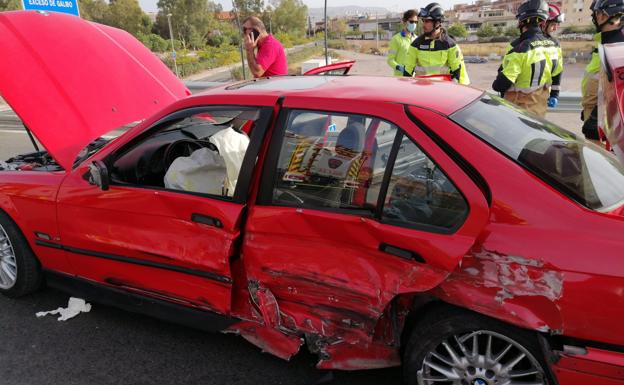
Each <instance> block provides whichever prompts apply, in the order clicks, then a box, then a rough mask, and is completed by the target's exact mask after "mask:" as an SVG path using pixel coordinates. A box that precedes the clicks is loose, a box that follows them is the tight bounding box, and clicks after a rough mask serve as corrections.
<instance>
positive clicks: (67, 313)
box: [36, 297, 91, 321]
mask: <svg viewBox="0 0 624 385" xmlns="http://www.w3.org/2000/svg"><path fill="white" fill-rule="evenodd" d="M90 311H91V304H90V303H86V302H85V300H84V299H81V298H74V297H71V298H69V302H68V303H67V307H59V308H58V309H56V310H50V311H40V312H38V313H37V314H36V316H37V317H45V316H47V315H48V314H50V315H53V314H60V315H61V316H60V317H58V318H57V321H67V320H68V319H70V318H74V317H75V316H77V315H78V314H80V313H88V312H90Z"/></svg>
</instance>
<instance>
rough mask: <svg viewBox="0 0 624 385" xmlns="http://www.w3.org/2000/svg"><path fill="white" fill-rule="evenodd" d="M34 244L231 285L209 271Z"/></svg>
mask: <svg viewBox="0 0 624 385" xmlns="http://www.w3.org/2000/svg"><path fill="white" fill-rule="evenodd" d="M35 244H36V245H37V246H42V247H49V248H52V249H59V250H63V251H67V252H69V253H73V254H80V255H86V256H89V257H95V258H102V259H109V260H112V261H116V262H122V263H130V264H133V265H140V266H147V267H153V268H155V269H162V270H169V271H175V272H177V273H182V274H188V275H194V276H197V277H202V278H208V279H210V280H213V281H217V282H221V283H225V284H228V285H231V284H232V279H231V278H230V277H227V276H224V275H219V274H215V273H211V272H209V271H201V270H193V269H188V268H186V267H180V266H174V265H169V264H166V263H159V262H152V261H146V260H141V259H136V258H129V257H124V256H120V255H114V254H108V253H101V252H99V251H92V250H85V249H78V248H75V247H69V246H63V245H61V244H58V243H52V242H45V241H41V240H38V239H37V240H35Z"/></svg>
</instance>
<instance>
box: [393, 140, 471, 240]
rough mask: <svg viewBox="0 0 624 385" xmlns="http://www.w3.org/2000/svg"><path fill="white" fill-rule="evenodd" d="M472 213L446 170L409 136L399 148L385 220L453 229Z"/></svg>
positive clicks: (409, 225) (406, 224)
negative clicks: (469, 212) (445, 172)
mask: <svg viewBox="0 0 624 385" xmlns="http://www.w3.org/2000/svg"><path fill="white" fill-rule="evenodd" d="M467 215H468V204H467V202H466V200H465V199H464V197H463V196H462V195H461V193H460V192H459V191H458V190H457V188H456V187H455V185H453V183H452V182H451V181H450V180H449V178H448V177H447V176H446V175H445V174H444V172H443V171H442V170H441V169H440V168H439V167H438V166H437V165H436V164H435V163H434V162H433V161H432V160H431V159H430V158H429V157H428V156H427V155H426V154H425V153H424V152H423V151H422V150H421V149H420V148H419V147H418V146H417V145H416V144H415V143H414V142H413V141H412V140H411V139H410V138H409V137H407V136H403V138H402V140H401V144H400V146H399V150H398V152H397V156H396V160H395V162H394V167H393V169H392V175H391V177H390V184H389V186H388V194H387V196H386V198H385V202H384V206H383V215H382V220H383V221H384V222H388V223H391V224H395V225H400V226H406V227H414V228H427V227H434V228H439V229H441V230H443V231H444V230H450V229H454V228H457V227H459V226H460V225H461V224H462V223H463V222H464V219H465V218H466V216H467Z"/></svg>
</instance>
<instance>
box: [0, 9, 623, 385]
mask: <svg viewBox="0 0 624 385" xmlns="http://www.w3.org/2000/svg"><path fill="white" fill-rule="evenodd" d="M0 36H2V37H3V38H2V39H0V51H1V52H2V53H3V58H2V60H0V92H1V93H2V96H3V98H4V99H5V100H6V101H7V102H8V103H9V104H10V105H11V107H12V108H13V109H14V110H15V111H16V113H17V114H18V115H19V116H20V118H21V119H22V120H23V122H24V123H25V126H26V127H27V128H28V130H29V131H30V132H32V133H33V134H34V135H35V136H36V138H37V139H38V140H39V141H40V143H42V144H43V145H44V146H45V147H46V149H47V151H40V152H36V153H32V154H26V155H22V156H17V157H15V158H12V159H9V160H8V161H7V162H6V163H2V167H3V168H4V169H5V170H4V171H2V172H0V251H1V254H0V292H2V293H3V294H5V295H7V296H10V297H18V296H21V295H25V294H27V293H30V292H32V291H34V290H36V289H37V288H38V287H39V286H40V285H41V284H42V283H43V282H45V283H46V284H47V285H49V286H53V287H59V288H62V289H64V290H67V291H69V292H71V293H74V294H78V295H82V296H83V297H84V298H86V299H89V300H91V301H96V302H100V303H104V304H111V305H116V306H119V307H121V308H124V309H128V310H131V311H139V312H143V313H147V314H151V315H154V316H157V317H160V318H164V319H167V320H172V321H177V322H182V323H185V324H187V325H191V326H194V327H199V328H203V329H209V330H218V331H224V332H230V333H236V334H240V335H241V336H242V337H244V338H245V339H247V340H248V341H250V342H251V343H253V344H255V345H257V346H258V347H260V348H261V349H263V350H264V351H267V352H270V353H272V354H274V355H276V356H279V357H282V358H284V359H288V358H290V357H291V356H293V355H294V354H296V353H297V352H298V351H299V349H300V348H301V347H302V346H303V345H306V347H307V348H308V349H309V350H311V351H312V352H314V353H316V354H318V357H319V362H318V367H319V368H321V369H345V370H356V369H366V368H381V367H389V366H395V365H401V364H402V365H403V367H404V378H405V382H406V383H408V384H421V385H422V384H460V385H493V384H497V385H502V384H515V385H520V384H549V385H552V384H561V385H565V384H592V385H596V384H610V385H611V384H624V256H623V254H622V250H623V249H624V239H623V237H622V234H624V218H623V217H622V215H621V212H622V207H623V205H624V168H623V166H622V165H620V163H619V162H618V161H617V160H616V158H615V157H614V156H613V155H611V154H609V153H608V152H606V151H604V150H602V149H600V148H598V147H597V146H594V145H592V144H589V143H587V142H585V141H584V140H583V139H580V138H578V137H577V136H575V135H574V134H572V133H570V132H568V131H566V130H563V129H561V128H559V127H557V126H555V125H553V124H551V123H549V122H546V121H544V120H540V119H538V118H536V117H534V116H532V115H528V114H526V113H525V112H524V111H522V110H518V109H516V108H515V107H514V106H513V105H510V104H508V103H507V102H506V101H504V100H502V99H500V98H498V97H496V96H492V95H488V94H486V93H484V92H482V91H480V90H477V89H474V88H469V87H464V86H460V85H456V84H453V83H452V82H446V81H437V80H430V79H411V78H391V77H384V78H376V77H356V76H333V77H332V76H303V77H275V78H265V79H256V80H249V81H242V82H238V83H234V84H230V85H226V86H223V87H219V88H215V89H210V90H209V91H207V92H204V93H202V94H199V95H195V96H190V97H189V96H187V95H188V92H187V90H186V89H185V87H184V86H183V84H182V83H181V82H180V81H178V80H177V78H175V77H174V76H173V75H172V74H171V72H170V71H169V70H167V69H166V68H165V67H164V65H162V64H161V63H160V61H159V60H158V59H157V58H156V57H155V56H153V55H152V54H151V53H150V52H149V51H147V50H146V49H145V48H144V47H143V46H142V45H141V44H140V43H139V42H138V41H136V40H135V39H134V38H132V37H131V36H130V35H128V34H126V33H125V32H122V31H119V30H117V29H113V28H110V27H106V26H102V25H98V24H93V23H89V22H86V21H83V20H80V19H79V18H75V17H72V16H67V15H61V14H46V13H35V12H9V13H0ZM8 53H10V54H8ZM137 120H140V122H139V123H138V124H136V125H135V126H134V127H132V128H130V129H128V130H127V131H126V132H125V133H124V134H122V135H121V136H119V137H117V138H116V139H105V138H101V136H103V135H105V134H106V133H107V132H109V131H110V130H112V129H114V128H116V127H119V126H122V125H125V124H127V123H130V122H133V121H137Z"/></svg>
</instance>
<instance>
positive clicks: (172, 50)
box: [167, 13, 180, 77]
mask: <svg viewBox="0 0 624 385" xmlns="http://www.w3.org/2000/svg"><path fill="white" fill-rule="evenodd" d="M167 22H168V23H169V37H170V38H171V54H172V55H173V68H175V73H176V76H177V77H180V73H179V72H178V61H177V59H176V51H175V45H174V44H173V29H172V28H171V14H170V13H168V14H167Z"/></svg>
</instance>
